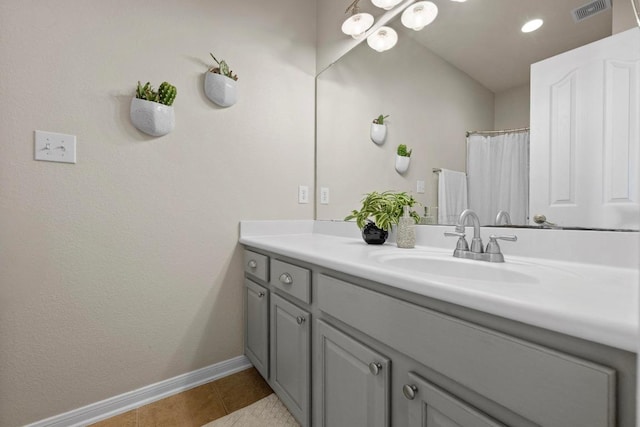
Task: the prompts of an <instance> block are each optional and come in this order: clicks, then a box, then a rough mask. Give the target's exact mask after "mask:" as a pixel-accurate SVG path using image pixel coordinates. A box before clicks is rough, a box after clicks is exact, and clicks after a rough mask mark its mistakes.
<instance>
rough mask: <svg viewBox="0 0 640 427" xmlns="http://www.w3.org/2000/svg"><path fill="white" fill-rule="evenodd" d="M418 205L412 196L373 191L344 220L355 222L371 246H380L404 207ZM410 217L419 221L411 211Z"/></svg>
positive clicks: (416, 215) (401, 193) (403, 193)
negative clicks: (359, 206)
mask: <svg viewBox="0 0 640 427" xmlns="http://www.w3.org/2000/svg"><path fill="white" fill-rule="evenodd" d="M416 204H418V202H417V201H416V199H414V198H413V196H411V195H409V194H407V193H406V192H394V191H384V192H382V193H378V192H377V191H373V192H371V193H367V194H365V197H364V198H363V199H362V207H361V208H360V210H353V211H352V212H351V214H350V215H348V216H347V217H346V218H345V219H344V220H345V221H350V220H352V219H355V220H356V225H357V226H358V228H360V229H361V230H362V238H363V239H364V241H365V242H367V243H369V244H371V245H381V244H383V243H384V242H385V241H386V240H387V237H388V232H389V230H390V229H391V227H392V226H393V225H394V224H397V223H398V221H399V220H400V217H401V216H402V215H403V212H404V210H403V209H404V208H403V207H404V206H409V207H413V206H414V205H416ZM410 215H411V216H412V217H413V219H414V220H415V221H416V223H417V222H418V221H420V215H418V214H417V213H416V212H414V211H411V212H410Z"/></svg>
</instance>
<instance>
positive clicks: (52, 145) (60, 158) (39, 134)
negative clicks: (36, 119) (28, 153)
mask: <svg viewBox="0 0 640 427" xmlns="http://www.w3.org/2000/svg"><path fill="white" fill-rule="evenodd" d="M34 159H35V160H42V161H45V162H61V163H76V136H75V135H67V134H64V133H55V132H45V131H41V130H37V131H35V144H34Z"/></svg>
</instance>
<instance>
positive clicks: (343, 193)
mask: <svg viewBox="0 0 640 427" xmlns="http://www.w3.org/2000/svg"><path fill="white" fill-rule="evenodd" d="M364 1H365V0H362V2H364ZM433 1H434V3H436V4H437V7H438V16H437V18H436V19H435V20H434V21H433V22H432V23H431V24H430V25H428V26H427V27H425V28H424V29H423V30H421V31H413V30H409V29H406V28H405V27H404V26H402V24H401V23H400V19H396V20H393V21H392V22H391V23H390V24H389V26H391V27H392V28H394V29H395V30H396V31H397V33H398V43H397V45H396V46H395V47H394V48H392V49H390V50H388V51H385V52H382V53H378V52H376V51H374V50H373V49H371V48H370V47H369V46H368V45H367V43H366V42H364V43H360V44H359V45H357V46H356V47H355V48H353V49H352V50H350V51H349V52H348V53H347V54H345V55H344V56H342V57H341V58H340V59H339V60H338V61H336V62H335V63H334V64H332V65H331V66H330V67H328V68H327V69H325V70H324V71H323V72H322V73H320V74H319V75H318V77H317V100H316V102H317V108H316V111H317V112H316V114H317V126H316V127H317V149H316V156H317V157H316V167H317V171H316V172H317V180H316V185H317V189H316V192H317V194H318V195H320V194H321V192H322V193H325V194H326V191H321V189H328V194H329V197H328V203H323V200H321V198H320V197H318V199H317V203H316V207H317V208H316V218H317V219H321V220H341V219H343V218H344V217H345V216H346V215H347V214H348V213H349V212H350V211H351V210H352V209H355V208H358V207H359V206H360V200H361V199H362V197H363V195H364V194H365V193H368V192H370V191H374V190H375V191H382V190H396V191H407V192H411V193H412V194H413V195H414V196H415V197H416V199H418V201H419V202H420V203H421V204H422V205H423V206H425V207H437V206H438V204H439V201H438V182H439V179H440V174H439V173H438V171H440V170H443V169H444V170H450V171H458V172H463V173H469V170H468V162H467V157H468V148H467V147H468V137H469V135H468V132H470V131H495V132H497V133H496V135H502V134H508V133H509V132H507V133H502V132H501V131H503V130H514V129H518V130H519V129H522V128H529V127H530V126H531V122H530V103H531V97H530V67H531V64H533V63H536V62H539V61H541V60H543V59H545V58H549V57H552V56H555V55H558V54H560V53H563V52H567V51H569V50H572V49H575V48H577V47H579V46H583V45H587V44H589V43H592V42H594V41H597V40H601V39H604V38H606V37H608V36H611V35H612V34H614V33H617V32H624V30H626V29H628V28H631V27H632V26H633V25H636V24H635V19H634V20H631V19H629V17H628V13H632V12H631V6H630V3H629V0H614V2H613V5H612V4H611V3H610V2H607V1H604V0H602V1H597V2H594V3H604V4H605V6H609V7H608V8H607V9H606V10H604V11H601V12H599V13H596V14H594V15H593V16H588V17H586V18H584V19H579V18H578V17H576V14H575V13H574V12H575V11H577V10H578V9H579V8H580V7H582V6H585V5H586V4H587V3H589V1H588V0H468V1H466V2H456V1H450V0H433ZM367 3H368V1H367ZM618 5H620V6H618ZM363 6H364V5H363ZM611 6H613V7H611ZM616 7H618V9H617V12H618V15H621V16H623V17H624V18H622V19H620V18H616V16H617V15H616ZM623 9H624V12H625V13H622V11H623ZM342 18H343V17H336V19H337V20H340V19H342ZM532 18H543V19H544V25H543V27H542V28H541V29H539V30H538V31H535V32H532V33H523V32H521V30H520V29H521V27H522V25H523V24H524V23H525V22H526V21H527V20H529V19H532ZM630 23H631V24H630ZM338 28H339V27H338ZM639 64H640V63H639ZM638 70H639V71H638V72H640V65H638ZM634 90H636V89H634ZM633 96H635V97H636V98H637V92H634V95H633ZM634 102H636V103H637V100H636V101H634ZM380 114H383V115H389V117H388V118H387V119H386V123H387V135H386V139H385V141H384V143H382V144H375V143H373V142H372V140H371V139H370V125H371V122H372V120H373V119H374V118H375V117H377V116H378V115H380ZM518 132H519V131H516V133H518ZM532 132H535V129H532ZM480 135H487V134H484V133H480ZM491 135H493V134H491ZM471 136H473V132H472V135H471ZM636 136H638V135H636ZM399 144H406V145H407V146H408V147H409V148H410V149H412V155H411V162H410V166H409V169H408V170H407V171H406V172H405V173H403V174H400V173H398V172H397V171H396V170H395V168H394V162H395V154H396V149H397V146H398V145H399ZM636 145H637V142H636ZM636 150H637V149H636ZM634 153H635V154H634ZM631 154H632V155H636V156H637V151H635V152H631ZM521 167H522V168H527V167H528V165H527V164H524V165H523V166H521ZM527 173H528V171H527ZM510 179H511V178H506V180H510ZM421 183H424V192H422V191H420V188H419V187H420V184H421ZM523 191H527V190H526V189H525V190H523ZM522 197H523V198H524V199H526V200H528V198H529V196H528V194H527V195H522ZM324 202H326V200H324ZM636 203H637V201H636ZM420 209H422V208H420ZM420 213H422V212H420ZM534 213H535V212H530V211H529V210H528V208H527V211H526V213H525V216H524V219H523V220H516V221H514V224H516V223H518V222H520V223H521V224H522V225H527V224H529V225H532V224H533V222H532V219H533V215H534ZM494 216H495V215H491V216H490V217H487V218H486V219H484V220H483V223H484V224H485V225H489V224H491V223H492V222H493V217H494ZM548 220H549V221H551V222H552V221H553V217H550V218H548ZM561 225H562V226H563V227H570V226H572V225H577V226H579V227H585V228H598V229H601V228H616V229H619V228H621V227H619V226H617V225H615V224H612V225H611V226H608V225H606V224H605V225H603V223H602V222H600V223H597V224H585V223H584V222H580V223H578V224H570V223H567V221H563V223H562V224H561ZM632 225H633V224H632ZM622 228H625V229H635V230H637V229H638V224H637V219H636V221H635V226H625V227H622Z"/></svg>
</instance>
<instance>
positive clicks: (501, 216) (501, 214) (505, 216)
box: [495, 210, 512, 225]
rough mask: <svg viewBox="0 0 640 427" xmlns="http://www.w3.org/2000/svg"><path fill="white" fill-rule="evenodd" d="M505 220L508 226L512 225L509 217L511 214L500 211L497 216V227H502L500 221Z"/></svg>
mask: <svg viewBox="0 0 640 427" xmlns="http://www.w3.org/2000/svg"><path fill="white" fill-rule="evenodd" d="M503 219H504V223H505V224H506V225H512V224H511V216H510V215H509V212H507V211H503V210H500V211H498V215H496V222H495V225H500V221H502V220H503Z"/></svg>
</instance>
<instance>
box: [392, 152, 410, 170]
mask: <svg viewBox="0 0 640 427" xmlns="http://www.w3.org/2000/svg"><path fill="white" fill-rule="evenodd" d="M409 163H411V157H406V156H398V155H397V154H396V171H397V172H398V173H399V174H400V175H402V174H403V173H405V172H406V171H408V170H409Z"/></svg>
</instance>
